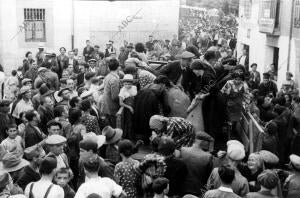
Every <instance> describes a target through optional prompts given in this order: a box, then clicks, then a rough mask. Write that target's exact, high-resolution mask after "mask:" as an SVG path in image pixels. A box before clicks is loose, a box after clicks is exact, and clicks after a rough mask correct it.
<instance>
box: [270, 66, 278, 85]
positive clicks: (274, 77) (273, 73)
mask: <svg viewBox="0 0 300 198" xmlns="http://www.w3.org/2000/svg"><path fill="white" fill-rule="evenodd" d="M268 73H269V74H270V79H271V80H274V81H277V71H276V69H275V64H274V63H272V64H271V65H270V69H269V71H268Z"/></svg>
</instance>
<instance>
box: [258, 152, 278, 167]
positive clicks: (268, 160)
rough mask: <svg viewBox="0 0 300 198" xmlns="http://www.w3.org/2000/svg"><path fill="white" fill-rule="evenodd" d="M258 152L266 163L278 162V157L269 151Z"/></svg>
mask: <svg viewBox="0 0 300 198" xmlns="http://www.w3.org/2000/svg"><path fill="white" fill-rule="evenodd" d="M258 154H259V155H260V157H261V158H262V159H263V160H264V162H265V163H267V164H277V163H278V162H279V158H278V157H277V156H276V155H275V154H273V153H271V152H270V151H266V150H261V151H259V152H258Z"/></svg>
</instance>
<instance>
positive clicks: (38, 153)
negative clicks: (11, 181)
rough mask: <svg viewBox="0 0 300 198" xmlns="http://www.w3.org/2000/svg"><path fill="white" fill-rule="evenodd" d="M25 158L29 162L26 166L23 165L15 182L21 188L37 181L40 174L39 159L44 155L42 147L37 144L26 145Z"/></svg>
mask: <svg viewBox="0 0 300 198" xmlns="http://www.w3.org/2000/svg"><path fill="white" fill-rule="evenodd" d="M24 154H25V158H26V159H27V160H28V161H29V162H30V164H29V165H28V166H25V168H24V170H23V172H22V173H21V175H20V177H19V179H18V180H17V182H16V184H17V185H18V186H20V187H21V188H22V189H23V190H25V187H26V186H27V185H28V184H29V183H30V182H36V181H38V180H39V179H40V178H41V176H40V174H39V171H38V169H39V166H40V163H41V160H42V159H43V157H44V156H45V152H44V150H43V149H42V147H38V146H37V145H34V146H31V147H28V148H26V149H25V150H24Z"/></svg>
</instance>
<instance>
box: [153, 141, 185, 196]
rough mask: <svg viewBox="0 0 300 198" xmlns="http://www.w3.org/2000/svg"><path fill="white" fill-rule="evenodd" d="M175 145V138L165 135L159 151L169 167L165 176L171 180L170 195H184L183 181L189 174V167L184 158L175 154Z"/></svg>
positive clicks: (159, 144)
mask: <svg viewBox="0 0 300 198" xmlns="http://www.w3.org/2000/svg"><path fill="white" fill-rule="evenodd" d="M175 146H176V145H175V142H174V140H173V139H171V138H168V137H163V138H162V139H161V140H160V141H159V143H158V153H160V154H161V155H162V156H164V157H165V163H166V166H167V168H166V172H165V174H164V177H166V178H167V179H168V180H169V181H170V183H169V185H170V189H169V193H168V196H170V197H172V196H175V197H176V196H179V197H182V196H183V195H184V192H183V185H182V181H183V180H185V178H186V176H187V167H186V165H185V163H184V162H183V160H181V159H178V158H176V157H175V156H174V153H175Z"/></svg>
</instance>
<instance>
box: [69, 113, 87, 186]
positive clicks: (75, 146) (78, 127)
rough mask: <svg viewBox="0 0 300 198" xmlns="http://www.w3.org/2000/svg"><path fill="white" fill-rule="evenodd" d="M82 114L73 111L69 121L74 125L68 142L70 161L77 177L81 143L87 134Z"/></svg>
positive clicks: (75, 183) (75, 181)
mask: <svg viewBox="0 0 300 198" xmlns="http://www.w3.org/2000/svg"><path fill="white" fill-rule="evenodd" d="M81 117H82V113H81V110H79V109H73V110H70V112H69V121H70V123H71V125H72V129H73V130H72V132H71V135H70V137H69V138H68V140H67V144H68V147H69V151H70V152H69V159H70V168H71V169H72V171H73V173H74V174H75V175H78V160H79V153H80V149H79V142H80V141H81V140H82V139H83V136H84V135H85V134H86V128H85V126H84V125H83V124H81ZM72 183H73V185H74V186H76V185H77V177H74V178H73V181H72Z"/></svg>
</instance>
